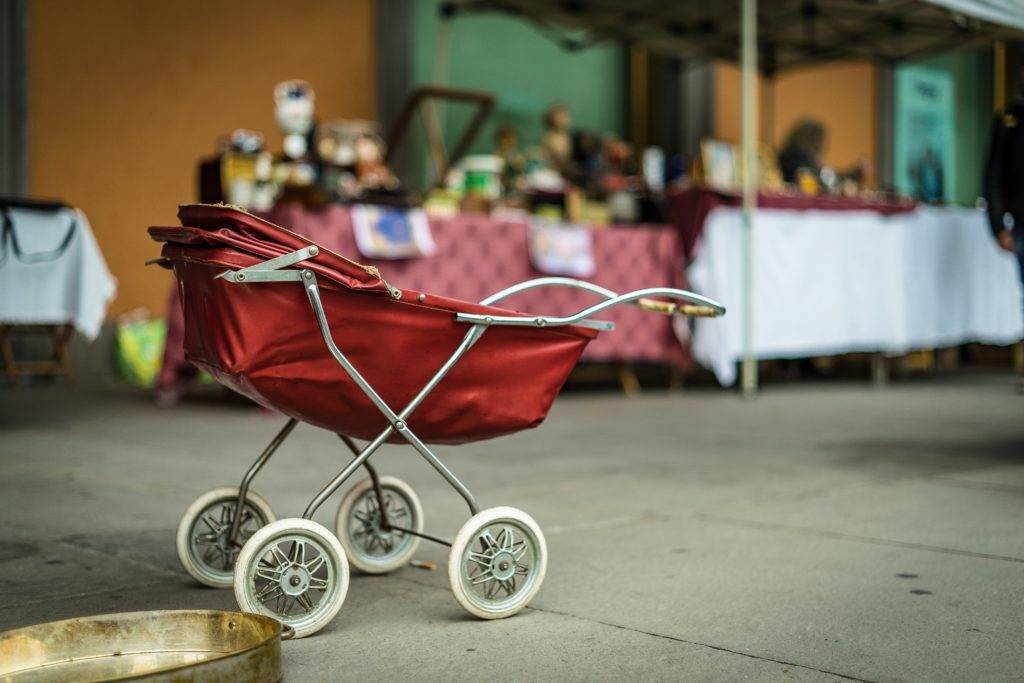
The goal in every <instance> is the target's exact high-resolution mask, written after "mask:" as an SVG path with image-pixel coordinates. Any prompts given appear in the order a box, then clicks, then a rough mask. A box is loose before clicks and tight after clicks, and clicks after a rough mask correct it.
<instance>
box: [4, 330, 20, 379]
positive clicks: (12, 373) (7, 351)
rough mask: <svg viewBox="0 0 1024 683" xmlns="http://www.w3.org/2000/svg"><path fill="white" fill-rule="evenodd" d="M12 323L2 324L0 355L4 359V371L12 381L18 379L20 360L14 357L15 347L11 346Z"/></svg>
mask: <svg viewBox="0 0 1024 683" xmlns="http://www.w3.org/2000/svg"><path fill="white" fill-rule="evenodd" d="M10 329H11V327H10V325H0V356H3V359H4V372H6V373H7V378H8V379H9V380H11V382H12V383H15V381H16V380H17V379H18V362H17V361H16V360H15V359H14V349H13V348H11V337H10V334H9V332H10Z"/></svg>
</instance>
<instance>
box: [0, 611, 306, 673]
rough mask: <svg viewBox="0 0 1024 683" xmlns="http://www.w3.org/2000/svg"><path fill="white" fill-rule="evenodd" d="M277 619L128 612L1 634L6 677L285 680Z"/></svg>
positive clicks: (227, 614) (234, 614)
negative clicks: (283, 678) (282, 677)
mask: <svg viewBox="0 0 1024 683" xmlns="http://www.w3.org/2000/svg"><path fill="white" fill-rule="evenodd" d="M290 635H291V632H290V629H289V630H288V631H285V632H283V631H282V626H281V624H279V623H278V622H277V621H275V620H273V619H270V618H268V617H264V616H260V615H257V614H243V613H241V612H218V611H213V610H166V611H164V610H158V611H153V612H123V613H120V614H101V615H97V616H91V617H79V618H76V619H65V620H64V621H51V622H48V623H45V624H36V625H35V626H27V627H25V628H19V629H15V630H13V631H6V632H4V633H0V681H4V682H6V681H12V682H17V683H23V682H24V683H28V682H29V681H122V680H129V679H130V680H147V681H261V682H262V681H267V682H272V681H278V680H280V679H281V675H282V670H281V640H282V638H287V637H290Z"/></svg>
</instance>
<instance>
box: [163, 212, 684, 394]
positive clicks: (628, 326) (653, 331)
mask: <svg viewBox="0 0 1024 683" xmlns="http://www.w3.org/2000/svg"><path fill="white" fill-rule="evenodd" d="M353 211H354V209H353V208H352V207H346V206H341V205H330V206H326V207H322V208H319V209H310V208H306V207H304V206H302V205H301V204H297V203H291V204H288V203H285V204H281V205H279V206H277V207H275V208H274V209H273V210H271V211H270V212H268V213H267V214H266V216H267V218H268V219H269V220H271V221H272V222H274V223H277V224H279V225H283V226H287V227H289V228H290V229H291V230H293V231H295V232H298V233H300V234H302V235H306V236H307V237H309V238H311V239H312V240H314V241H316V242H317V243H319V244H322V245H324V246H327V247H329V248H330V249H332V250H334V251H337V252H339V253H341V254H345V255H347V256H349V257H351V258H354V259H358V260H360V261H361V262H363V263H367V264H370V265H374V266H377V267H378V268H379V269H380V271H381V273H383V274H384V276H385V277H386V278H387V280H388V281H389V282H391V283H393V284H394V285H395V286H397V287H400V288H408V289H414V290H426V291H435V292H438V293H442V294H444V295H445V296H450V297H454V298H457V299H462V300H465V301H479V300H481V299H483V298H484V297H486V296H487V295H489V294H492V293H494V292H495V291H498V290H500V289H502V288H504V287H507V286H509V285H511V284H514V283H516V282H521V281H523V280H526V279H529V278H531V277H538V276H541V275H546V274H558V275H564V274H568V273H565V272H551V271H550V264H548V265H547V266H546V267H547V270H542V269H541V268H545V265H544V264H540V268H538V263H537V260H538V259H537V257H538V253H537V247H536V245H534V246H532V247H531V240H530V233H531V229H536V228H535V227H534V228H531V224H530V223H529V222H527V221H524V220H503V219H500V218H496V217H491V216H483V215H462V216H457V217H452V218H432V219H430V221H429V229H430V239H431V241H432V243H433V245H434V250H433V253H432V254H431V255H429V256H426V255H423V256H418V257H413V258H403V259H395V260H382V259H368V258H363V257H361V256H360V249H359V247H358V245H357V239H356V233H355V230H354V229H353V228H354V226H353ZM584 230H585V231H586V237H588V238H589V242H590V244H589V248H587V249H586V251H587V252H589V254H590V255H591V257H592V259H593V262H592V273H591V274H589V275H588V277H587V279H588V280H590V281H592V282H595V283H597V284H599V285H601V286H604V287H607V288H608V289H611V290H613V291H620V292H622V291H632V290H634V289H640V288H642V287H646V286H649V285H650V283H651V282H657V283H658V284H660V285H665V286H671V287H685V280H684V275H683V271H682V268H681V264H682V256H681V251H680V248H679V240H678V236H677V233H676V231H675V230H672V229H671V228H668V227H666V226H658V225H632V226H622V227H607V228H597V229H595V228H584ZM580 274H582V273H580ZM588 297H589V295H587V294H584V293H580V292H576V291H573V290H569V289H555V290H534V291H529V292H523V293H521V294H517V295H515V296H514V297H510V298H509V299H508V301H507V307H509V308H512V309H515V310H521V311H530V312H543V313H545V314H548V313H550V314H565V313H569V312H574V311H576V310H579V309H580V308H582V307H584V306H585V305H589V304H592V303H594V301H593V299H592V298H588ZM168 311H169V316H168V332H167V345H166V351H165V357H164V365H163V371H162V373H161V379H160V381H159V382H158V385H159V387H160V388H161V389H162V390H164V391H174V390H175V389H176V388H178V387H180V382H181V381H182V379H183V378H186V377H188V375H189V374H190V372H191V370H190V367H191V366H190V365H189V364H188V363H187V362H186V361H185V359H184V356H183V353H182V351H181V340H182V335H183V331H182V325H183V321H182V318H181V309H180V306H179V305H178V303H177V301H176V300H174V301H172V302H171V305H170V306H169V308H168ZM605 318H606V319H608V320H611V321H612V322H614V323H616V326H617V329H616V330H615V331H614V332H612V333H610V334H605V335H602V336H601V337H600V338H598V339H596V340H595V341H594V342H593V343H592V344H590V345H589V346H588V348H587V350H586V351H585V352H584V355H583V360H584V361H591V362H601V363H616V364H622V363H635V362H649V363H659V364H663V365H670V366H674V367H677V368H684V369H685V368H686V367H687V366H688V365H687V364H688V358H689V356H688V354H687V353H686V351H685V346H684V344H685V342H686V329H685V327H682V328H679V330H678V332H680V333H681V334H682V335H683V337H682V339H680V338H679V337H677V330H674V329H673V325H672V319H671V318H669V317H662V316H650V315H644V312H643V311H641V310H638V309H632V308H629V307H620V308H616V309H612V310H610V311H609V312H608V313H607V315H606V316H605ZM677 327H678V326H677Z"/></svg>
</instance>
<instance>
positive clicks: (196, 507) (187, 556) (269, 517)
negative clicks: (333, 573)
mask: <svg viewBox="0 0 1024 683" xmlns="http://www.w3.org/2000/svg"><path fill="white" fill-rule="evenodd" d="M227 500H238V487H237V486H221V487H220V488H216V489H213V490H212V491H207V492H206V493H204V494H203V495H201V496H199V497H198V498H196V499H195V501H194V502H193V503H192V504H191V505H189V506H188V507H187V508H186V509H185V513H184V514H183V515H182V516H181V520H180V521H179V522H178V532H177V535H176V537H175V545H176V546H177V549H178V560H179V561H180V562H181V566H182V567H184V568H185V571H187V572H188V573H189V576H191V577H192V578H193V579H195V580H196V581H198V582H199V583H201V584H203V585H206V586H210V587H211V588H231V584H232V581H233V572H231V571H229V572H227V573H226V574H225V575H220V573H219V572H217V573H214V572H211V571H209V570H207V569H205V568H204V567H203V566H202V565H201V564H200V563H199V562H198V561H197V560H196V558H195V557H193V556H192V552H191V544H190V543H189V533H190V532H191V530H192V525H193V524H194V523H195V521H196V518H197V517H199V515H200V513H202V511H203V510H205V509H206V508H208V507H210V506H211V505H213V504H214V503H217V502H220V501H227ZM245 501H246V503H248V504H249V505H252V506H253V507H254V508H256V509H257V510H258V511H259V513H260V514H261V515H262V516H263V518H264V520H265V521H266V523H267V524H270V523H271V522H273V521H274V520H276V519H277V517H275V516H274V511H273V510H271V509H270V504H269V503H268V502H267V501H266V500H264V499H263V498H262V497H261V496H259V495H258V494H257V493H256V492H255V491H253V490H251V489H250V490H249V492H248V493H247V494H246V496H245Z"/></svg>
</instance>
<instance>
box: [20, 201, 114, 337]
mask: <svg viewBox="0 0 1024 683" xmlns="http://www.w3.org/2000/svg"><path fill="white" fill-rule="evenodd" d="M10 215H11V221H12V223H13V224H14V231H15V234H16V236H17V240H18V244H19V245H20V247H21V251H22V252H23V253H24V254H26V255H28V258H26V259H25V260H26V261H31V260H32V256H31V255H33V254H34V255H39V254H43V253H45V252H51V251H53V250H55V249H57V247H58V246H59V245H60V243H61V241H62V239H63V238H64V236H65V235H66V234H67V231H68V227H69V226H70V225H71V222H72V221H77V226H76V227H75V232H74V233H73V236H72V237H71V241H70V242H69V243H68V246H67V249H66V250H65V251H64V253H63V254H61V255H60V256H59V257H58V258H56V259H53V260H44V261H42V262H39V263H31V262H28V263H26V262H23V261H21V260H19V259H18V257H17V254H15V253H14V250H13V247H12V245H11V244H10V243H9V242H7V243H6V244H3V245H0V322H2V323H10V324H63V323H70V324H72V325H74V327H75V329H77V330H78V331H79V332H80V333H82V334H83V335H84V336H85V337H87V338H89V339H90V340H91V339H95V338H96V335H98V334H99V331H100V326H101V325H102V324H103V318H104V316H105V315H106V311H107V304H108V303H110V300H111V299H113V298H114V294H115V292H116V291H117V282H116V280H114V277H113V276H112V275H111V274H110V271H109V270H107V264H106V262H105V261H104V260H103V254H101V253H100V249H99V246H98V245H97V244H96V238H95V237H94V236H93V234H92V228H91V227H90V226H89V221H88V219H87V218H86V217H85V214H84V213H82V212H81V211H78V210H75V209H61V210H59V211H57V212H48V211H36V210H28V209H10Z"/></svg>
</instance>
